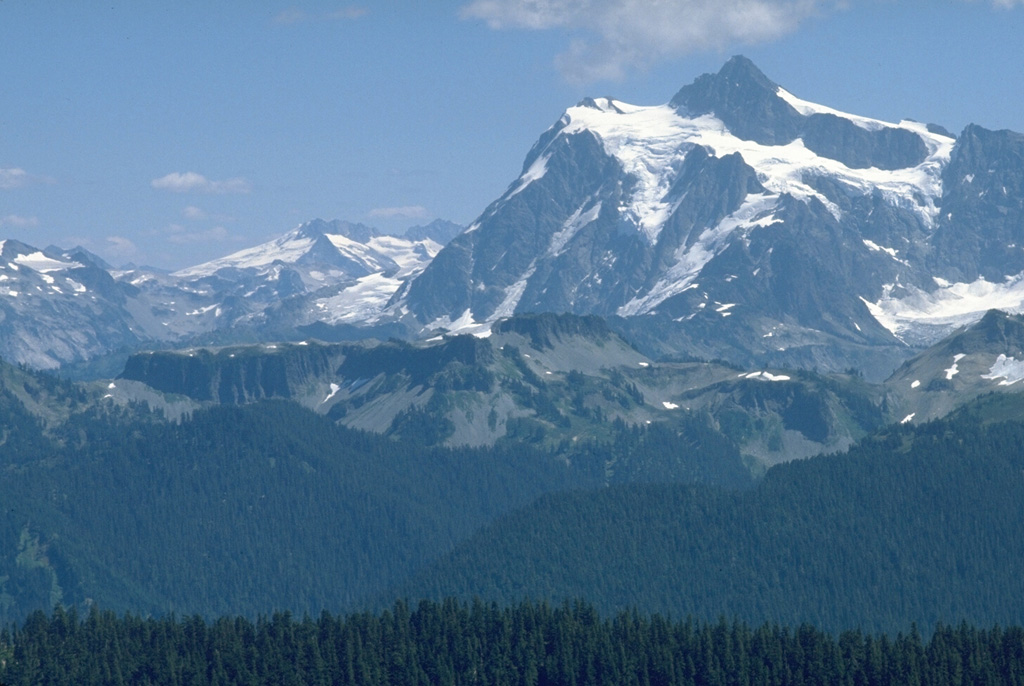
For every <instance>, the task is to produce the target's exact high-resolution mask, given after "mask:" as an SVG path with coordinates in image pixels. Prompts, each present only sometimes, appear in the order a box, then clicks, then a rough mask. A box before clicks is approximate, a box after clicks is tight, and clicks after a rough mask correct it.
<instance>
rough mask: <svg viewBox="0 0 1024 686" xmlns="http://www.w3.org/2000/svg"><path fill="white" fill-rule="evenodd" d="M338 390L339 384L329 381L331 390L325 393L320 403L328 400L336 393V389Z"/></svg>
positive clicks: (339, 388)
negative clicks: (325, 395)
mask: <svg viewBox="0 0 1024 686" xmlns="http://www.w3.org/2000/svg"><path fill="white" fill-rule="evenodd" d="M340 390H341V386H339V385H338V384H336V383H331V392H330V393H328V394H327V397H326V398H324V399H323V400H321V401H320V404H321V405H323V404H324V403H325V402H327V401H328V400H330V399H331V398H333V397H334V396H335V395H337V393H338V391H340Z"/></svg>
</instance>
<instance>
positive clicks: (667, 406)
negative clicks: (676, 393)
mask: <svg viewBox="0 0 1024 686" xmlns="http://www.w3.org/2000/svg"><path fill="white" fill-rule="evenodd" d="M661 404H662V405H664V406H665V409H666V410H678V409H679V406H678V405H676V404H675V403H670V402H669V401H667V400H663V401H662V403H661Z"/></svg>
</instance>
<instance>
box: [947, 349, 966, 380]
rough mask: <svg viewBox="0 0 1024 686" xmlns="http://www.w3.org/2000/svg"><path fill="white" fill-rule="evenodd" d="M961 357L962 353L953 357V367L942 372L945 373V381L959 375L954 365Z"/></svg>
mask: <svg viewBox="0 0 1024 686" xmlns="http://www.w3.org/2000/svg"><path fill="white" fill-rule="evenodd" d="M963 356H964V354H963V353H957V354H956V355H953V365H952V366H951V367H949V368H948V369H944V370H943V371H944V372H946V381H950V380H951V379H952V378H953V377H954V376H956V375H957V374H959V373H960V369H959V368H958V367H957V364H956V363H957V362H959V361H960V360H961V359H962V358H963Z"/></svg>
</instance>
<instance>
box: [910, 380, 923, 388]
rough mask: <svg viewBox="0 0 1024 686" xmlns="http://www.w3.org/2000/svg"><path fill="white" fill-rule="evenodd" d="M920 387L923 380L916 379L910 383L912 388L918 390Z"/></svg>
mask: <svg viewBox="0 0 1024 686" xmlns="http://www.w3.org/2000/svg"><path fill="white" fill-rule="evenodd" d="M920 385H921V380H920V379H914V380H913V381H911V382H910V387H911V388H917V387H918V386H920Z"/></svg>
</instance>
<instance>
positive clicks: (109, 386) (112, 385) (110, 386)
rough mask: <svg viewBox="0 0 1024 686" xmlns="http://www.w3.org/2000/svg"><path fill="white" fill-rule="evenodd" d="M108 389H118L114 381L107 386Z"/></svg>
mask: <svg viewBox="0 0 1024 686" xmlns="http://www.w3.org/2000/svg"><path fill="white" fill-rule="evenodd" d="M107 388H110V389H112V388H117V384H116V383H114V382H113V381H111V382H110V383H109V384H107Z"/></svg>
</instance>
